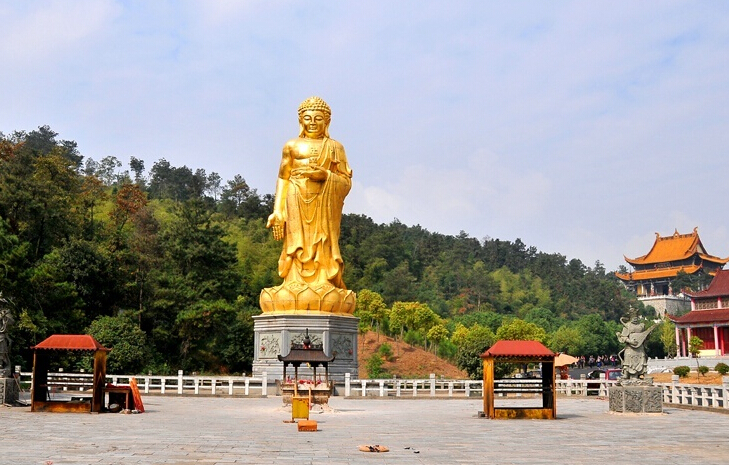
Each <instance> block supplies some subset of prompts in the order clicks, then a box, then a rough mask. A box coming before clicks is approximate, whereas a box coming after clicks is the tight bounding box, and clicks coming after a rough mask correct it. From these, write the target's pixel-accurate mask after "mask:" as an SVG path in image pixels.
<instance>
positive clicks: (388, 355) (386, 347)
mask: <svg viewBox="0 0 729 465" xmlns="http://www.w3.org/2000/svg"><path fill="white" fill-rule="evenodd" d="M377 353H378V354H380V356H381V357H382V358H384V359H385V360H387V361H392V346H390V344H388V343H387V342H383V343H382V345H380V347H379V348H378V349H377Z"/></svg>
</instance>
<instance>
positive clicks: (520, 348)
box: [481, 341, 556, 358]
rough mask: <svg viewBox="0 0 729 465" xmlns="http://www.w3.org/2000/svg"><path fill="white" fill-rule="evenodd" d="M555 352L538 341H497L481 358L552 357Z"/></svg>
mask: <svg viewBox="0 0 729 465" xmlns="http://www.w3.org/2000/svg"><path fill="white" fill-rule="evenodd" d="M555 355H556V354H555V353H554V352H552V351H551V350H549V349H547V348H546V347H544V344H542V343H541V342H539V341H497V342H496V344H494V345H492V346H491V348H489V349H488V350H487V351H486V352H484V353H483V354H481V358H486V357H554V356H555Z"/></svg>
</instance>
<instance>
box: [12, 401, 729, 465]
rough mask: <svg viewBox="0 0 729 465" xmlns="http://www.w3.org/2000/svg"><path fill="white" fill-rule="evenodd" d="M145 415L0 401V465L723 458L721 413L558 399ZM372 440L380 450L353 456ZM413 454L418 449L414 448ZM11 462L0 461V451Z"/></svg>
mask: <svg viewBox="0 0 729 465" xmlns="http://www.w3.org/2000/svg"><path fill="white" fill-rule="evenodd" d="M144 403H145V407H147V413H144V414H141V415H122V414H101V415H88V414H60V413H30V412H29V409H27V408H1V409H0V419H1V420H2V421H0V437H2V441H0V465H5V463H8V464H21V465H26V464H27V465H33V464H40V465H45V464H46V463H47V461H52V462H53V465H71V464H73V465H75V464H104V465H116V464H145V465H150V464H175V465H187V464H230V463H250V464H288V463H291V464H294V463H295V464H297V465H306V464H322V463H327V464H329V463H331V464H377V465H380V464H385V465H386V464H406V465H407V464H440V463H453V464H477V463H478V464H481V463H498V464H525V463H530V464H532V463H564V462H565V461H567V462H569V463H570V464H571V465H572V464H593V463H595V462H596V461H597V462H602V461H609V462H610V463H616V464H634V463H637V462H643V463H661V464H662V465H669V464H674V463H675V464H682V465H685V464H689V463H702V464H706V465H713V464H720V463H725V461H726V459H725V457H727V456H729V444H728V443H727V441H726V431H727V430H729V415H722V414H717V413H712V412H701V411H689V410H680V409H672V408H668V409H666V413H665V414H663V415H616V414H611V413H609V412H608V411H607V410H608V404H607V402H606V401H604V400H600V399H585V398H572V399H564V398H559V399H558V403H557V413H558V419H557V420H551V421H550V420H487V419H483V418H477V417H476V413H477V411H478V410H482V408H483V407H482V403H481V401H480V400H479V399H453V400H445V399H437V400H431V399H415V400H413V399H383V400H380V399H344V398H341V397H335V398H332V399H331V401H330V404H331V406H332V408H333V411H331V412H325V413H312V415H311V418H312V419H313V420H316V421H317V422H318V431H317V432H299V431H298V430H297V427H296V425H295V424H292V423H285V422H284V420H289V419H290V418H291V413H290V411H287V410H286V409H284V408H283V407H282V406H281V399H280V398H278V397H272V398H266V399H261V398H213V397H204V398H195V397H154V396H145V397H144ZM360 444H370V445H372V444H382V445H385V446H387V447H389V448H390V452H386V453H365V452H360V451H359V450H358V449H357V446H358V445H360ZM416 451H417V452H418V453H416ZM10 457H11V458H12V460H11V461H7V458H10Z"/></svg>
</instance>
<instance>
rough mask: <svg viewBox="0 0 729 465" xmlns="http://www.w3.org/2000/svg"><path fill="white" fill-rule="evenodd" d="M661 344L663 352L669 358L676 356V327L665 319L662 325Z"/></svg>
mask: <svg viewBox="0 0 729 465" xmlns="http://www.w3.org/2000/svg"><path fill="white" fill-rule="evenodd" d="M660 329H661V331H660V335H661V342H662V343H663V350H664V351H665V352H666V354H667V355H669V356H676V352H677V350H676V349H677V346H676V325H675V324H674V323H673V322H672V321H671V320H669V319H668V318H664V319H663V324H662V325H661V328H660ZM654 332H658V331H654Z"/></svg>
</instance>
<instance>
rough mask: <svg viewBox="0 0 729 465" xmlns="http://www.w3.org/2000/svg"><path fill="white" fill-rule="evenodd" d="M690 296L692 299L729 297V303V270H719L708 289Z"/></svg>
mask: <svg viewBox="0 0 729 465" xmlns="http://www.w3.org/2000/svg"><path fill="white" fill-rule="evenodd" d="M689 296H690V297H692V298H703V297H721V296H727V297H728V298H727V301H729V270H717V272H716V274H715V275H714V279H712V280H711V284H709V287H708V288H707V289H705V290H703V291H699V292H694V293H690V294H689ZM727 303H728V304H729V302H727Z"/></svg>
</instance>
